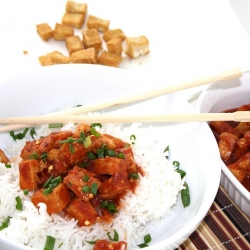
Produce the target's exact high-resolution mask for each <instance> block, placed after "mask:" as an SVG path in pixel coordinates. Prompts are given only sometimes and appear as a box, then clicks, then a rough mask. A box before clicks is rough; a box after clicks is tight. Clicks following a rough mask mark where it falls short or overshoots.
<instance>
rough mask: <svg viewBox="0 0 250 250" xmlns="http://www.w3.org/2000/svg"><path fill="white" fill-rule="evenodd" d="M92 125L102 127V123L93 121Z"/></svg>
mask: <svg viewBox="0 0 250 250" xmlns="http://www.w3.org/2000/svg"><path fill="white" fill-rule="evenodd" d="M90 127H92V128H94V127H99V128H101V127H102V124H101V123H91V124H90Z"/></svg>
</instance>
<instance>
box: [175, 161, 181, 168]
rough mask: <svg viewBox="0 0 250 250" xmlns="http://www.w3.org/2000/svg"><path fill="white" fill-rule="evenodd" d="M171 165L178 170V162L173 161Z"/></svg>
mask: <svg viewBox="0 0 250 250" xmlns="http://www.w3.org/2000/svg"><path fill="white" fill-rule="evenodd" d="M173 165H174V166H175V167H176V170H178V169H179V167H180V162H178V161H173Z"/></svg>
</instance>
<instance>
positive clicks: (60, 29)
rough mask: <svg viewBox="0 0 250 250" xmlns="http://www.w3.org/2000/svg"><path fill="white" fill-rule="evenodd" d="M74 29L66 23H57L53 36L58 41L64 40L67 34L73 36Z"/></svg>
mask: <svg viewBox="0 0 250 250" xmlns="http://www.w3.org/2000/svg"><path fill="white" fill-rule="evenodd" d="M73 35H74V29H73V28H72V27H69V26H68V25H65V24H60V23H56V25H55V29H54V31H53V37H54V39H55V40H56V41H60V40H64V39H65V38H66V37H67V36H73Z"/></svg>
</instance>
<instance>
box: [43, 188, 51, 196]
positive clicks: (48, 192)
mask: <svg viewBox="0 0 250 250" xmlns="http://www.w3.org/2000/svg"><path fill="white" fill-rule="evenodd" d="M50 193H52V189H51V188H45V189H44V190H43V194H44V195H48V194H50Z"/></svg>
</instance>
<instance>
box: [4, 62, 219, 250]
mask: <svg viewBox="0 0 250 250" xmlns="http://www.w3.org/2000/svg"><path fill="white" fill-rule="evenodd" d="M152 83H154V78H150V76H141V75H140V74H137V73H135V72H129V71H125V70H121V69H115V68H111V67H104V66H98V65H58V66H49V67H45V68H41V69H40V70H38V71H37V72H31V73H30V74H29V75H22V76H19V77H15V78H13V79H8V80H5V81H3V82H0V87H1V99H0V105H1V107H4V108H1V110H0V117H11V116H27V115H42V114H46V113H50V112H51V111H54V110H56V109H59V108H61V107H65V106H66V105H69V104H70V105H72V104H82V105H85V104H88V103H94V102H100V101H104V100H109V99H110V98H117V97H118V96H126V95H131V94H135V93H139V92H143V91H145V89H146V88H149V87H150V86H151V87H153V85H154V84H152ZM106 112H120V113H125V112H129V113H135V114H148V113H151V114H154V113H159V114H162V113H164V112H168V113H175V112H182V113H183V112H195V110H194V108H193V107H192V106H191V105H190V104H189V103H188V102H186V101H183V100H182V99H180V97H179V96H178V95H176V94H169V95H166V96H162V97H158V98H153V99H151V100H147V101H141V102H137V103H136V104H133V105H132V104H130V105H125V107H115V108H110V109H107V110H106ZM153 126H154V132H155V136H156V137H155V138H156V139H157V140H159V146H164V148H165V147H166V146H167V144H168V145H170V160H171V161H172V160H178V161H179V162H180V163H181V168H182V169H183V170H185V171H186V172H187V179H186V181H187V183H188V184H189V188H190V193H191V204H190V206H188V207H186V208H183V205H182V203H181V199H180V196H179V197H178V200H177V203H176V204H175V205H174V206H173V213H172V215H171V216H168V217H167V218H165V219H163V220H161V221H159V224H157V228H156V227H153V228H151V230H150V234H151V237H152V242H151V243H150V244H149V247H148V249H175V248H176V247H177V246H179V245H180V244H182V243H183V242H184V241H185V240H186V239H187V238H188V237H189V236H190V234H191V233H192V232H194V231H195V229H196V228H197V227H198V225H199V224H200V223H201V221H202V220H203V218H204V217H205V215H206V214H207V212H208V210H209V208H210V207H211V205H212V203H213V201H214V198H215V196H216V193H217V190H218V187H219V181H220V175H221V164H220V157H219V152H218V150H217V148H216V141H215V139H214V137H213V134H212V132H211V130H210V129H209V127H208V125H207V123H196V122H194V123H179V124H176V123H165V124H164V123H162V124H154V125H153ZM148 127H149V124H144V125H143V126H142V129H148ZM9 140H10V136H9V134H8V133H4V134H3V133H0V148H1V149H3V148H4V147H5V142H6V141H9ZM204 141H205V142H206V143H204ZM200 145H203V146H202V147H201V146H200ZM207 152H209V154H208V153H207ZM0 209H1V204H0ZM2 220H3V218H1V222H2ZM0 249H5V250H11V249H18V250H20V249H23V250H27V249H30V248H29V247H27V246H24V245H22V244H20V243H17V242H14V241H12V240H9V239H6V238H3V237H2V236H1V232H0ZM32 249H33V248H32ZM61 249H64V248H63V246H62V248H60V250H61Z"/></svg>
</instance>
